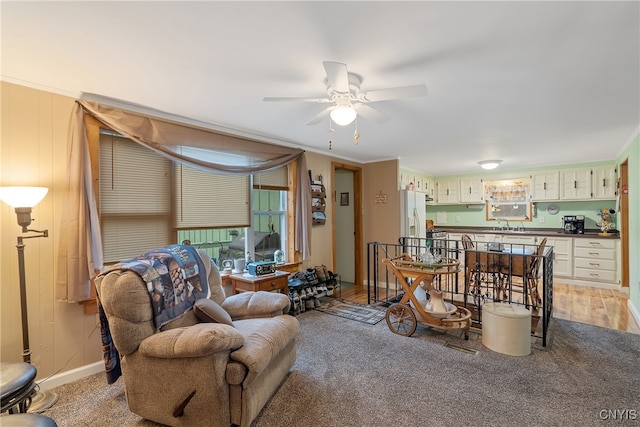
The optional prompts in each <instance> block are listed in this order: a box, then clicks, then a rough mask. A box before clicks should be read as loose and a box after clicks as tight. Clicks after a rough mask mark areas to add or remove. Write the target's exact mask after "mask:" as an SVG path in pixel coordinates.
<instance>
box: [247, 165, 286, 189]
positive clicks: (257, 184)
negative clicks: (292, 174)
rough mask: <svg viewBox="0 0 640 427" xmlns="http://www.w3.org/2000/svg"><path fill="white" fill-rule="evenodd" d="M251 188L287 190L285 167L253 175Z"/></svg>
mask: <svg viewBox="0 0 640 427" xmlns="http://www.w3.org/2000/svg"><path fill="white" fill-rule="evenodd" d="M253 188H260V189H265V190H285V191H286V190H288V189H289V175H288V171H287V166H286V165H285V166H280V167H279V168H276V169H272V170H269V171H265V172H259V173H256V174H254V175H253Z"/></svg>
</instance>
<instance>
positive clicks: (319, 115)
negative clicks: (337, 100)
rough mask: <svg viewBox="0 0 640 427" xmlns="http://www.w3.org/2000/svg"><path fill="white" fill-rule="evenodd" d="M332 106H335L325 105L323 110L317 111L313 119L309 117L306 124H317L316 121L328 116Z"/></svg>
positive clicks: (318, 121)
mask: <svg viewBox="0 0 640 427" xmlns="http://www.w3.org/2000/svg"><path fill="white" fill-rule="evenodd" d="M334 108H335V107H334V106H333V105H332V106H330V107H327V108H325V109H324V110H322V111H320V113H318V114H317V115H316V116H315V117H314V118H313V119H311V120H309V121H308V122H307V126H311V125H317V124H318V123H320V122H321V121H323V120H324V119H326V118H327V117H329V114H330V113H331V110H333V109H334Z"/></svg>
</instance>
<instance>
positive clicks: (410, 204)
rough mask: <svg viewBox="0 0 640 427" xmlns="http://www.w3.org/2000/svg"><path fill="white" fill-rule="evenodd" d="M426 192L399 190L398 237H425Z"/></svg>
mask: <svg viewBox="0 0 640 427" xmlns="http://www.w3.org/2000/svg"><path fill="white" fill-rule="evenodd" d="M426 199H427V193H423V192H420V191H411V190H400V237H417V238H425V237H427V211H426V209H427V201H426Z"/></svg>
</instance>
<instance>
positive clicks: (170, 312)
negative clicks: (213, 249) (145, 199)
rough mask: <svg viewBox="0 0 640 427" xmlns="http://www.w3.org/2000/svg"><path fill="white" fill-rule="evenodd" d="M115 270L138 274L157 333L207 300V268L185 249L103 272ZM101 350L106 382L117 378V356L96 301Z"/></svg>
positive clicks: (192, 250)
mask: <svg viewBox="0 0 640 427" xmlns="http://www.w3.org/2000/svg"><path fill="white" fill-rule="evenodd" d="M114 270H130V271H134V272H135V273H137V274H138V275H139V276H140V277H141V278H142V280H143V281H144V282H145V284H146V285H147V290H148V291H149V298H150V299H151V305H152V306H153V311H154V322H155V326H156V328H157V329H160V328H161V327H162V326H164V325H166V324H167V323H169V322H170V321H172V320H173V319H177V318H179V317H181V316H182V315H184V314H185V313H186V312H187V311H189V310H190V309H191V307H193V304H194V303H195V301H196V300H197V299H200V298H207V297H208V295H209V286H208V283H207V277H206V268H205V266H204V264H203V263H202V259H201V258H200V256H199V255H198V253H197V251H196V249H195V248H194V247H192V246H187V245H171V246H169V247H166V248H160V249H153V250H150V251H148V252H145V253H144V254H142V255H139V256H137V257H135V258H133V259H130V260H127V261H121V262H120V263H118V264H115V265H113V266H112V267H110V268H109V269H107V270H105V271H104V272H102V273H101V274H100V275H101V276H104V275H106V274H108V273H109V272H111V271H114ZM98 309H99V314H100V326H101V329H102V347H103V352H104V361H105V366H106V370H107V382H108V383H109V384H111V383H113V382H114V381H115V380H116V379H117V378H118V377H119V376H120V375H121V372H120V366H119V365H120V363H119V354H118V352H117V350H116V349H115V347H114V345H113V340H112V338H111V333H110V331H109V323H108V321H107V317H106V315H105V314H104V311H103V309H102V306H101V305H100V303H99V300H98Z"/></svg>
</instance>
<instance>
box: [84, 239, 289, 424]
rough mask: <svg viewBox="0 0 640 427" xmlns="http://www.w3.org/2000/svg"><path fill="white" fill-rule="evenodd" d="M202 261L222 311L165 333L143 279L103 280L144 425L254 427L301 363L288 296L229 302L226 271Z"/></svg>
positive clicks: (212, 310) (204, 309)
mask: <svg viewBox="0 0 640 427" xmlns="http://www.w3.org/2000/svg"><path fill="white" fill-rule="evenodd" d="M198 253H200V254H201V258H202V260H203V261H204V264H205V266H206V268H207V276H208V279H209V287H210V289H211V297H210V298H209V300H212V301H215V303H216V304H210V303H209V301H208V300H206V299H204V300H203V299H201V300H198V301H196V303H195V305H194V306H193V309H190V310H188V311H187V312H186V313H185V314H184V315H183V316H182V317H179V318H177V319H174V320H172V321H171V322H169V323H168V324H166V325H165V326H163V327H162V328H161V330H157V328H156V326H155V324H154V312H153V306H152V303H151V297H150V294H149V291H148V289H147V285H146V284H145V282H144V281H143V280H142V279H141V277H140V276H139V275H138V274H137V273H135V272H133V271H122V270H114V271H110V272H108V273H107V274H105V275H103V276H99V277H98V278H97V279H96V283H95V284H96V288H97V292H98V296H99V299H100V303H101V306H102V309H103V311H104V313H105V315H106V317H107V320H108V323H109V328H110V331H111V336H112V338H113V343H114V344H115V347H116V348H117V350H118V352H119V353H120V356H121V365H122V377H123V380H124V387H125V394H126V398H127V404H128V406H129V409H130V410H131V411H132V412H134V413H136V414H138V415H140V416H141V417H143V418H145V419H149V420H152V421H155V422H158V423H162V424H166V425H171V426H185V427H186V426H189V427H193V426H207V427H212V426H229V425H239V426H249V425H250V424H251V422H252V421H253V420H254V419H255V417H256V416H257V415H258V414H259V412H260V411H261V409H262V408H263V406H264V405H265V403H266V402H267V400H268V399H269V398H270V397H271V396H272V395H273V393H274V392H275V391H276V389H277V388H278V387H279V385H280V384H281V383H282V381H283V380H284V379H285V378H286V376H287V375H288V373H289V370H290V369H291V366H292V365H293V363H294V362H295V358H296V348H295V337H296V335H297V333H298V330H299V323H298V320H297V319H296V318H295V317H292V316H290V315H288V314H283V313H287V312H288V311H289V298H288V296H286V295H283V294H276V293H271V292H263V291H261V292H245V293H242V294H238V295H231V296H228V297H226V296H225V293H224V289H223V287H222V285H221V278H220V273H219V271H218V269H217V268H216V266H215V265H213V263H211V259H210V258H209V257H208V256H207V255H206V253H204V252H203V251H201V250H199V251H198ZM220 307H222V309H223V310H221V309H220ZM209 317H213V318H216V319H217V322H216V321H214V320H212V319H209ZM203 320H204V321H203ZM227 323H228V324H227Z"/></svg>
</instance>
